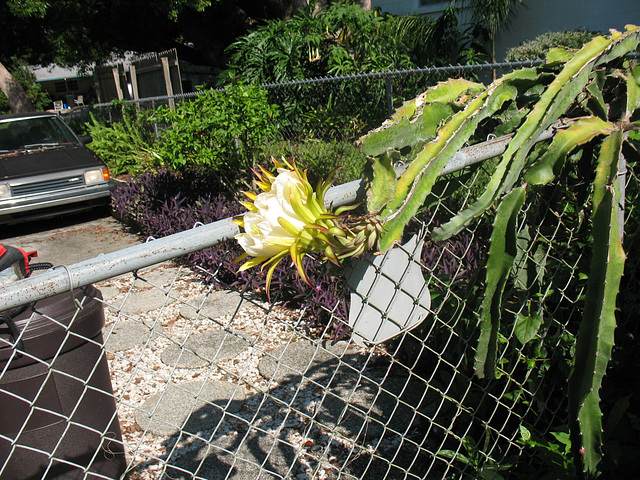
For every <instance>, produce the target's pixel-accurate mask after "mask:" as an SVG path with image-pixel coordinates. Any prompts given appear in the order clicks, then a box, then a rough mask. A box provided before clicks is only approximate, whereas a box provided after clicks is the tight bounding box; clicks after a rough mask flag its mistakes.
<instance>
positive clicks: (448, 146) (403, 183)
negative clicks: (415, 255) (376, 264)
mask: <svg viewBox="0 0 640 480" xmlns="http://www.w3.org/2000/svg"><path fill="white" fill-rule="evenodd" d="M518 74H519V75H524V74H525V72H524V71H519V72H518ZM512 76H513V75H509V76H505V77H503V78H502V79H501V81H498V82H497V83H495V84H493V85H491V86H490V87H488V88H487V89H486V90H485V91H483V92H482V93H480V94H479V95H477V96H475V97H473V98H470V99H469V100H470V101H468V103H467V104H466V106H465V108H464V110H461V111H459V112H457V113H455V114H454V115H453V116H451V118H449V119H448V120H447V121H446V122H445V123H444V124H443V125H442V126H441V127H440V128H439V129H438V134H437V137H436V138H435V139H433V140H432V141H431V142H429V143H427V144H426V145H425V146H424V148H423V149H422V150H421V151H420V152H419V153H418V154H417V155H416V157H415V158H414V160H413V161H412V162H411V164H410V165H409V167H408V168H407V170H406V171H405V172H404V173H403V174H402V175H401V176H400V178H398V180H397V182H396V188H395V192H394V198H393V199H391V200H390V201H389V202H388V203H387V204H386V206H385V207H384V208H383V209H382V211H381V212H380V216H381V217H382V219H383V220H384V221H385V230H386V231H385V233H384V234H383V235H382V236H381V237H380V249H381V250H386V249H387V248H389V247H390V246H391V245H393V243H394V242H398V241H400V239H401V238H402V232H403V230H404V226H405V225H406V224H407V223H408V222H409V220H410V219H411V218H412V217H413V216H414V215H415V214H416V212H417V211H418V209H419V208H420V207H421V206H422V204H423V203H424V200H425V198H426V197H427V195H429V193H431V189H432V187H433V185H434V183H435V181H436V180H437V178H438V175H439V174H440V171H441V170H442V168H443V167H444V166H445V165H446V164H447V162H448V161H449V160H450V159H451V157H452V156H453V155H454V154H455V153H456V152H457V151H458V150H460V149H461V148H462V147H463V146H464V144H465V143H466V142H467V141H468V140H469V138H470V137H471V135H473V134H474V132H475V131H476V128H477V127H478V124H479V123H480V122H481V121H482V120H484V119H486V118H488V117H490V116H491V115H493V114H494V113H495V112H497V111H498V110H499V109H500V108H502V106H503V105H504V103H505V102H507V101H512V100H513V99H514V98H515V96H516V95H517V88H516V87H515V86H513V85H512V84H511V83H510V82H509V79H510V78H512Z"/></svg>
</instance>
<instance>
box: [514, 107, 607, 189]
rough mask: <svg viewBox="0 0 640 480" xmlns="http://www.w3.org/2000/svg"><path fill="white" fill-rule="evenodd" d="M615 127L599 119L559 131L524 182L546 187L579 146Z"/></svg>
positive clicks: (583, 121)
mask: <svg viewBox="0 0 640 480" xmlns="http://www.w3.org/2000/svg"><path fill="white" fill-rule="evenodd" d="M613 129H614V126H613V125H611V124H610V123H609V122H605V121H604V120H601V119H599V118H598V117H586V118H582V119H580V120H576V121H575V122H574V123H572V124H571V125H570V126H569V127H568V128H567V129H565V130H561V131H559V132H558V133H557V134H556V136H555V137H554V139H553V142H551V145H549V148H548V149H547V151H546V152H545V153H544V155H543V156H542V157H541V158H540V159H539V160H538V161H536V162H535V163H534V164H533V165H532V166H531V167H530V168H529V169H528V170H527V172H526V173H525V175H524V181H525V182H527V183H532V184H534V185H544V184H547V183H549V182H550V181H552V180H553V179H554V178H556V175H557V174H558V170H559V166H560V165H561V160H563V159H564V158H565V157H566V156H567V154H569V153H570V152H571V151H573V149H575V148H576V147H577V146H578V145H582V144H584V143H587V142H589V141H591V140H593V139H594V138H595V137H596V136H598V135H606V134H609V133H611V132H612V131H613Z"/></svg>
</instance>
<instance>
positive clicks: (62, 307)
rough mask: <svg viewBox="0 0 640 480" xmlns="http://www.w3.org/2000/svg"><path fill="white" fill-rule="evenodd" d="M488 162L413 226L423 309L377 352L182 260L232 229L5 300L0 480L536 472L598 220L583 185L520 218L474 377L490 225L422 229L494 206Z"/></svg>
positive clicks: (53, 279) (444, 182)
mask: <svg viewBox="0 0 640 480" xmlns="http://www.w3.org/2000/svg"><path fill="white" fill-rule="evenodd" d="M493 165H494V163H493V161H492V160H488V161H486V162H484V163H480V164H475V165H468V166H465V167H463V168H462V169H455V171H450V172H449V173H448V174H447V175H445V176H443V177H442V178H441V180H440V181H439V182H438V184H437V185H436V187H435V188H434V194H433V195H432V196H431V197H430V199H429V200H428V201H427V204H426V205H427V208H426V209H425V211H423V212H422V213H421V214H420V215H418V216H417V217H416V219H415V221H414V222H413V224H411V225H410V226H409V228H408V230H407V235H408V236H409V235H413V234H417V235H420V236H422V237H423V238H424V239H425V247H424V249H423V251H422V253H421V255H420V259H419V263H420V265H421V270H422V274H423V276H424V277H425V280H426V282H427V285H428V286H429V290H430V293H431V306H430V308H429V311H428V315H427V317H426V318H425V319H424V321H422V323H421V324H420V325H419V326H418V327H416V328H414V329H412V330H410V331H408V332H405V333H403V334H402V335H400V336H398V337H396V338H395V339H393V340H391V341H389V342H385V343H382V344H379V345H368V346H364V347H363V346H359V345H356V344H355V343H354V342H353V341H352V340H351V339H350V336H349V335H345V334H344V332H345V331H347V332H348V329H346V328H344V323H345V321H346V319H345V318H344V315H343V312H342V310H341V309H340V308H338V303H335V304H333V305H331V304H326V303H323V304H322V305H313V304H312V302H313V300H312V297H311V296H307V297H306V298H292V297H291V294H290V290H291V289H290V286H287V285H282V284H281V285H276V286H274V287H272V291H271V298H272V299H273V300H274V301H273V302H268V301H266V299H265V296H264V292H254V291H242V290H238V289H236V288H234V287H233V285H230V284H227V283H225V282H223V281H222V280H220V278H219V277H218V272H217V270H216V267H215V266H214V267H213V268H211V269H207V270H204V269H202V268H198V267H193V266H191V267H189V266H187V265H185V264H184V262H183V259H184V255H185V254H187V253H189V252H191V251H199V250H201V249H203V248H205V247H215V248H218V249H222V250H223V251H227V252H228V251H229V249H230V244H229V243H228V242H229V241H231V239H232V236H233V234H234V233H235V231H236V230H235V228H236V227H235V226H234V225H233V224H231V223H230V222H229V221H228V220H225V221H221V222H217V223H215V224H210V225H205V226H198V227H196V228H194V229H193V230H191V231H186V232H183V233H180V234H175V235H172V236H169V237H165V238H162V239H157V240H151V241H149V242H147V243H145V244H142V245H137V246H135V247H131V248H128V249H125V250H122V251H119V252H115V253H112V254H108V255H103V256H100V257H97V258H96V259H92V260H88V261H86V262H82V263H79V264H75V265H70V266H65V267H61V268H56V269H54V270H53V271H47V272H39V273H36V274H35V275H34V276H33V277H31V278H29V279H26V280H22V281H18V282H14V283H11V284H8V285H4V286H3V287H2V288H1V289H0V310H6V309H10V308H14V307H16V306H19V305H28V308H27V310H26V311H25V312H23V313H22V314H21V315H19V316H18V317H16V319H17V322H16V323H17V325H18V327H19V331H20V332H21V333H20V334H19V335H17V336H16V335H15V334H14V333H15V332H11V331H10V330H8V329H7V328H5V326H4V325H3V327H2V329H0V342H1V343H0V404H1V405H2V409H0V412H1V414H2V416H3V421H2V423H1V425H2V426H0V478H2V479H5V478H6V479H16V478H34V479H35V478H91V479H94V478H103V479H111V478H129V479H131V480H138V479H139V480H142V479H206V480H214V479H242V478H286V479H306V478H313V479H338V478H340V479H349V478H353V479H356V478H357V479H369V478H370V479H378V478H389V479H432V478H433V479H443V478H447V479H449V478H451V479H453V478H483V479H491V478H494V479H501V478H516V477H518V476H519V475H521V476H526V475H527V474H531V473H532V472H534V473H535V472H538V473H539V472H544V468H545V467H546V466H548V464H545V463H544V461H543V460H542V459H541V457H540V456H539V455H537V450H536V449H535V448H533V447H530V446H527V442H526V436H527V435H532V436H535V437H536V438H542V437H544V436H549V434H550V433H551V432H553V433H554V435H555V436H556V437H555V438H558V439H561V438H563V437H562V436H561V435H562V433H563V431H562V426H563V425H565V424H566V400H565V399H566V379H567V377H568V375H569V371H570V361H571V357H572V349H573V346H574V335H575V334H576V332H577V326H578V323H579V321H580V307H581V304H582V301H583V294H584V287H585V276H586V274H587V273H588V257H589V252H585V250H584V245H583V242H584V236H585V235H586V231H587V230H588V223H589V222H588V220H587V219H588V214H587V213H588V210H589V208H590V206H589V204H588V203H585V199H584V197H583V196H582V193H581V189H580V188H579V185H580V184H581V182H582V179H581V178H579V176H576V177H575V178H573V179H572V180H568V182H569V184H566V185H558V186H555V187H553V188H548V189H547V188H546V187H545V189H541V190H540V191H538V192H537V198H536V199H535V201H532V202H531V203H530V207H529V208H528V209H526V210H525V211H524V212H523V213H522V215H520V217H519V219H518V232H519V233H518V255H517V257H516V262H515V263H516V269H515V274H514V276H513V278H511V279H510V281H509V286H508V288H507V289H506V291H505V294H504V297H503V306H504V309H505V312H504V314H503V321H502V325H503V327H502V329H501V332H500V338H499V341H498V344H499V352H498V359H499V360H498V378H497V379H495V380H480V379H478V378H476V377H475V375H474V370H473V358H474V353H475V345H476V341H477V336H478V331H477V330H478V329H477V322H478V318H479V309H480V303H481V297H482V291H483V282H484V277H483V269H482V266H483V264H484V261H485V259H486V256H487V244H488V238H489V235H490V224H491V218H483V219H481V220H480V221H479V222H477V223H475V224H473V225H471V226H470V227H468V228H467V229H465V230H464V231H463V232H461V233H460V234H458V235H457V236H456V237H454V238H452V239H450V240H448V241H447V242H444V243H435V242H432V241H430V240H429V237H428V233H427V232H429V231H431V230H432V229H433V228H434V227H435V226H437V225H438V224H440V222H442V221H443V220H445V219H446V218H448V217H449V216H450V215H451V214H452V213H454V212H457V211H459V210H460V209H461V208H462V207H464V206H465V205H467V204H468V203H469V202H470V201H471V199H473V198H475V197H476V196H477V194H478V192H481V191H482V190H483V188H484V185H485V183H486V182H487V180H488V178H489V175H490V173H491V171H492V168H493ZM625 178H626V180H625V182H626V186H627V189H626V191H627V203H626V207H625V208H626V234H625V247H626V251H627V252H628V254H629V259H628V261H627V266H626V268H627V272H626V273H625V280H624V282H625V283H624V285H623V288H622V289H621V292H622V293H621V295H622V299H621V313H620V322H619V323H620V325H621V326H622V327H624V328H625V329H627V330H628V329H630V330H632V331H634V329H635V328H636V327H634V326H633V325H634V324H637V311H638V308H637V306H638V302H637V300H638V298H637V291H638V289H637V273H636V272H637V270H638V256H637V251H638V248H637V240H636V239H637V236H638V235H637V234H638V215H637V192H638V191H639V190H638V176H637V172H635V171H634V170H633V165H631V166H630V167H629V172H628V174H627V176H626V177H625ZM571 182H573V183H571ZM360 185H361V184H360V183H359V182H354V183H352V184H348V185H346V186H340V187H334V189H333V190H331V192H333V193H332V194H331V195H333V197H331V195H329V197H330V198H332V199H337V198H340V200H339V201H335V203H336V204H344V203H348V202H351V201H353V199H354V198H355V196H356V195H357V192H356V190H357V188H359V186H360ZM336 192H338V193H336ZM345 192H346V193H345ZM229 254H230V255H231V253H229ZM407 254H408V255H416V254H415V253H414V252H412V251H409V252H407ZM256 274H257V273H256ZM338 277H340V275H338ZM336 278H337V277H336ZM336 281H338V280H336ZM92 285H95V286H96V287H97V289H95V288H94V287H92ZM397 288H401V284H400V285H398V284H396V289H397ZM71 289H73V292H74V293H73V295H72V294H70V293H69V291H70V290H71ZM363 301H366V299H364V300H363ZM339 302H347V303H348V302H349V298H348V297H346V298H340V299H339ZM313 307H320V309H321V310H323V311H324V314H322V315H320V314H318V313H317V312H318V311H319V309H318V308H313ZM523 318H525V319H530V320H529V321H528V322H524V323H523V322H522V321H521V319H523ZM523 325H524V327H523ZM531 325H534V326H535V328H534V327H531ZM336 326H338V327H336ZM527 326H528V328H525V327H527ZM340 331H341V332H343V333H342V334H340V333H339V332H340ZM622 345H624V342H622ZM107 366H108V370H107ZM109 372H110V376H109ZM604 401H607V400H606V398H605V400H604ZM560 443H561V442H560Z"/></svg>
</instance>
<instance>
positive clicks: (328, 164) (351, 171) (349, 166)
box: [262, 139, 367, 184]
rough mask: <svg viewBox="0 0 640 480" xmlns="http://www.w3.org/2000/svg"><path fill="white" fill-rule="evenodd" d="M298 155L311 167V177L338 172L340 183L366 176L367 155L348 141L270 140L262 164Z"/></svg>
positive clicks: (306, 167)
mask: <svg viewBox="0 0 640 480" xmlns="http://www.w3.org/2000/svg"><path fill="white" fill-rule="evenodd" d="M271 157H274V158H276V159H278V158H281V157H285V158H295V160H296V162H297V163H298V165H300V166H301V167H302V168H304V169H307V170H308V172H307V173H308V175H309V180H310V181H311V182H312V183H315V182H316V181H317V180H318V178H323V179H326V178H327V176H328V175H329V174H330V173H331V171H332V170H333V169H334V168H336V167H339V168H338V170H337V171H336V173H335V177H334V178H335V183H336V184H341V183H346V182H350V181H352V180H357V179H360V178H362V177H363V175H364V168H365V165H366V163H367V158H366V157H365V156H364V155H363V154H362V152H360V150H359V149H358V148H357V147H356V146H355V145H353V144H351V143H347V142H338V141H330V142H325V141H322V140H315V139H307V140H303V141H301V142H299V143H294V142H288V141H281V142H275V143H270V144H268V145H266V146H265V147H264V148H263V150H262V158H263V162H262V163H263V164H264V165H269V164H270V158H271Z"/></svg>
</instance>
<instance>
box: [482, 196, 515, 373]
mask: <svg viewBox="0 0 640 480" xmlns="http://www.w3.org/2000/svg"><path fill="white" fill-rule="evenodd" d="M524 200H525V190H524V188H515V189H513V190H512V191H511V192H510V193H509V194H507V195H505V197H504V198H503V199H502V202H500V205H499V206H498V210H497V212H496V216H495V219H494V222H493V231H492V232H491V246H490V248H489V258H488V260H487V277H486V281H485V292H484V299H483V302H482V310H481V314H480V338H479V339H478V347H477V350H476V362H475V369H476V375H477V376H478V377H479V378H485V377H486V378H493V377H494V376H495V369H496V352H497V342H498V331H499V327H500V316H501V310H502V308H501V303H502V292H503V291H504V286H505V283H506V281H507V277H508V276H509V272H510V271H511V267H512V266H513V261H514V259H515V258H516V253H517V249H518V248H517V245H516V219H517V215H518V213H519V212H520V209H521V208H522V205H523V204H524Z"/></svg>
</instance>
